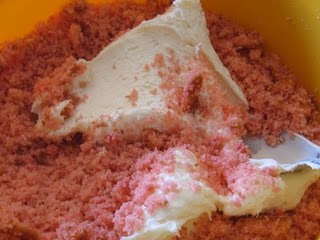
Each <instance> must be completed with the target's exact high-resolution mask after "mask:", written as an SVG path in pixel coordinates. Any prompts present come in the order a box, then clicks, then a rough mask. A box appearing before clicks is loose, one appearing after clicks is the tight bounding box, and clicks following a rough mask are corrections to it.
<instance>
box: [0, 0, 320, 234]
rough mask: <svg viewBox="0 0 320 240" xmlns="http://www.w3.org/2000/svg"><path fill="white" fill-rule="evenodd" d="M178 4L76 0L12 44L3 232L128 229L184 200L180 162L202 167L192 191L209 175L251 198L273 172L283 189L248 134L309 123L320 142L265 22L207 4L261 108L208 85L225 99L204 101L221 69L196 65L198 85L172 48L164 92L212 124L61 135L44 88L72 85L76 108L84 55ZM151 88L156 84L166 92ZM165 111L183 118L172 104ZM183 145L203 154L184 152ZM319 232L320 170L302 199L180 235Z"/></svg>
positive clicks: (200, 221) (2, 96)
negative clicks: (257, 161) (235, 17)
mask: <svg viewBox="0 0 320 240" xmlns="http://www.w3.org/2000/svg"><path fill="white" fill-rule="evenodd" d="M170 4H171V1H151V0H150V1H147V2H146V3H145V4H135V3H132V2H131V1H115V2H114V3H112V4H110V3H108V4H100V5H91V4H87V3H86V2H85V1H74V2H72V3H71V4H69V5H67V6H66V7H64V8H63V9H62V10H61V11H60V12H59V13H58V14H56V15H54V16H52V17H51V18H50V19H49V20H48V22H47V23H44V24H41V25H39V26H37V28H36V29H35V30H34V31H33V32H32V33H31V34H29V35H28V36H26V37H24V38H22V39H19V40H16V41H14V42H8V43H5V44H3V45H2V46H1V49H0V81H1V87H0V106H1V107H0V153H1V154H0V191H1V196H0V216H1V217H0V239H10V240H11V239H75V240H85V239H120V238H122V237H128V236H130V235H133V234H134V233H135V232H137V231H139V230H140V229H141V228H143V226H144V224H145V221H146V213H147V214H149V215H150V216H152V215H153V214H155V213H156V212H157V211H158V210H159V209H161V208H163V207H166V206H169V205H170V199H172V198H174V196H175V194H177V193H178V192H179V191H180V189H181V187H180V186H178V185H177V182H175V181H174V180H170V179H169V180H168V179H166V178H165V177H163V176H164V175H163V174H168V175H170V174H175V172H176V171H178V170H179V169H180V168H181V169H183V171H185V172H187V173H188V174H189V175H190V179H192V181H191V182H192V184H190V185H188V187H189V188H190V192H192V193H193V194H198V193H199V192H200V191H201V186H202V185H201V184H202V183H205V184H206V185H207V186H210V187H211V188H212V189H214V190H215V192H217V193H218V194H219V195H221V196H225V197H228V196H230V195H232V196H233V197H232V199H231V200H230V201H231V203H232V204H233V205H234V206H235V207H237V206H240V205H241V202H242V200H243V199H244V198H245V197H246V196H247V195H254V194H256V193H257V192H259V191H260V189H259V187H261V186H262V185H263V184H267V185H269V186H272V191H275V192H276V191H278V185H277V181H278V180H277V175H276V173H275V172H274V171H273V169H268V170H264V171H263V170H260V169H258V168H255V167H254V166H253V165H250V164H248V160H249V158H250V151H249V149H248V147H247V146H246V145H245V144H244V143H243V141H242V138H243V136H245V134H249V135H253V136H260V137H263V138H264V139H265V140H266V141H267V142H268V143H269V144H271V145H276V144H278V143H280V142H281V141H282V139H281V137H280V134H281V133H282V132H283V131H288V132H297V133H300V134H303V135H305V136H306V137H308V138H309V139H311V140H312V141H314V142H315V143H317V144H319V143H320V111H318V110H317V108H316V104H315V100H314V99H313V97H312V96H311V95H310V94H309V93H307V91H306V90H305V89H303V88H302V87H301V86H299V85H298V84H297V79H296V77H295V76H294V74H293V73H292V72H291V71H290V70H289V69H287V67H286V66H285V65H284V64H283V63H282V62H281V61H280V59H279V57H277V55H275V54H270V53H268V52H267V51H266V50H265V49H264V46H263V41H262V39H261V38H260V36H259V35H258V34H257V33H255V32H251V31H247V30H246V29H244V28H243V27H241V26H238V25H236V24H234V23H232V22H230V21H228V20H227V19H225V18H224V17H221V16H217V15H216V14H214V13H211V12H206V18H207V25H208V28H209V31H210V39H211V42H212V44H213V46H214V48H215V49H216V51H217V53H218V55H219V57H220V58H221V60H222V62H223V64H224V65H225V66H226V67H227V68H228V70H229V71H230V73H231V75H232V78H233V79H234V80H235V81H236V82H237V83H238V84H239V85H240V87H241V89H242V91H243V92H244V93H245V96H246V98H247V100H248V103H249V107H248V108H245V107H244V106H238V105H234V104H232V103H230V102H229V101H227V100H226V99H227V98H226V96H225V94H224V93H223V91H221V89H220V88H219V87H217V86H213V87H212V88H210V89H209V90H208V92H209V93H212V94H209V98H210V101H211V102H214V103H215V104H214V106H206V105H203V104H202V102H201V99H199V98H198V97H197V96H198V92H199V89H200V88H201V87H202V85H203V78H204V77H205V75H206V74H208V73H207V72H206V70H205V69H203V65H202V68H201V67H199V66H197V65H192V63H190V66H192V67H191V68H190V69H189V71H188V74H186V76H185V78H186V79H187V80H186V82H187V84H186V85H184V86H180V85H179V84H177V83H176V82H174V81H173V79H175V78H177V75H176V74H177V73H178V72H180V71H181V70H182V69H188V67H190V66H189V65H188V66H185V65H184V66H181V65H179V64H178V62H177V59H175V57H174V50H172V49H168V51H169V56H170V57H169V58H165V57H164V56H163V55H161V54H159V55H156V56H155V58H154V61H153V62H150V63H149V64H147V65H145V66H144V70H145V71H151V70H154V69H156V70H157V72H158V74H159V76H161V78H162V79H163V82H162V84H161V90H163V91H167V90H170V94H169V93H168V95H167V96H166V104H167V106H169V107H170V108H172V109H174V110H175V111H176V112H179V113H188V114H192V113H194V112H195V111H200V115H201V116H202V117H204V118H206V119H214V121H212V122H210V124H209V126H210V129H211V131H210V132H208V131H207V129H204V128H199V127H198V126H197V125H195V124H192V122H182V123H181V122H177V124H173V125H172V126H173V127H171V128H170V129H169V130H168V131H165V132H161V131H158V130H155V129H151V128H149V129H148V128H147V129H143V131H142V132H141V133H140V134H139V135H138V136H134V137H130V138H128V137H127V135H126V133H125V132H123V131H114V132H113V133H108V134H106V135H105V136H104V137H103V138H102V139H99V141H96V138H95V135H94V133H90V132H85V133H84V132H74V133H72V134H69V135H67V136H63V137H61V136H50V137H48V136H47V133H46V132H43V131H39V130H38V129H37V128H36V125H37V121H38V116H37V115H36V114H34V113H32V104H33V102H34V99H35V96H41V97H42V99H44V101H42V103H41V104H42V106H41V107H42V108H44V109H50V107H52V106H53V105H54V104H55V103H57V102H59V101H60V100H61V99H63V98H64V97H65V96H67V95H68V96H71V99H72V101H70V102H68V105H67V108H65V109H64V112H63V114H62V115H63V116H65V117H68V116H70V115H72V114H73V111H74V108H75V106H76V105H77V104H79V103H81V102H82V101H85V100H86V99H81V98H78V97H77V96H76V95H75V94H74V93H73V92H72V91H71V90H70V83H71V81H72V79H73V78H75V77H76V76H78V75H80V74H81V73H83V72H84V71H85V66H84V65H81V64H79V63H78V62H76V60H78V59H80V58H81V59H86V60H91V59H93V58H94V57H95V56H96V55H97V54H98V53H99V52H100V51H101V50H102V49H103V48H104V47H106V46H108V44H110V43H111V42H112V41H114V40H116V39H117V38H118V37H119V36H121V35H123V34H124V33H125V32H127V31H128V30H130V29H132V28H133V27H135V26H137V25H138V24H139V23H141V22H142V21H143V20H148V19H151V18H153V17H155V16H156V15H157V14H162V13H163V12H164V11H165V10H166V9H167V7H168V6H169V5H170ZM200 57H201V56H200ZM190 61H191V60H190ZM204 66H206V63H205V62H204ZM114 67H115V68H116V67H118V66H114ZM70 69H71V70H70ZM80 87H81V88H85V87H86V83H83V84H81V86H80ZM168 92H169V91H168ZM150 93H151V94H152V95H155V96H156V95H157V94H159V90H158V89H150ZM127 98H128V99H129V101H130V103H131V104H132V106H135V105H136V102H137V100H138V99H139V92H138V91H137V90H136V89H133V90H132V92H131V93H130V94H129V95H128V96H127ZM173 100H175V101H173ZM177 103H178V104H177ZM289 106H290V107H289ZM212 109H214V111H213V110H212ZM45 113H46V114H45V115H44V118H43V125H44V126H45V127H46V128H47V129H48V130H50V129H51V130H54V129H57V128H58V127H59V126H60V125H61V124H62V122H61V121H62V120H61V119H59V118H52V114H51V113H50V111H49V110H47V111H45ZM165 121H167V122H171V123H175V122H176V121H177V120H176V119H175V116H172V115H170V114H167V115H166V116H165ZM99 124H100V123H97V125H96V127H98V125H99ZM132 128H134V126H129V127H128V131H130V129H132ZM177 152H178V153H179V154H184V156H186V157H190V158H194V159H197V162H196V163H192V164H191V163H189V162H185V163H177V161H176V160H175V156H176V154H177ZM191 155H192V156H191ZM177 169H178V170H177ZM179 171H180V170H179ZM161 174H162V175H161ZM160 175H161V176H162V177H163V179H160V180H159V176H160ZM256 176H259V179H257V178H256ZM163 181H165V183H166V184H162V182H163ZM159 193H161V194H159ZM319 232H320V181H319V180H318V181H317V182H316V183H314V184H313V185H312V186H311V187H309V189H308V190H307V192H306V193H305V195H304V197H303V199H302V200H301V202H300V204H299V205H298V206H297V207H296V208H295V209H293V210H291V211H283V210H282V209H273V210H269V211H267V212H263V213H260V214H257V215H254V216H252V215H249V216H228V215H225V214H223V213H222V212H220V211H218V212H212V213H210V216H209V217H208V214H207V213H203V214H202V215H201V216H200V217H199V218H197V219H196V220H195V221H193V222H192V231H190V228H187V227H186V226H184V227H182V230H181V231H180V237H173V239H180V238H181V239H315V238H316V236H317V234H318V233H319Z"/></svg>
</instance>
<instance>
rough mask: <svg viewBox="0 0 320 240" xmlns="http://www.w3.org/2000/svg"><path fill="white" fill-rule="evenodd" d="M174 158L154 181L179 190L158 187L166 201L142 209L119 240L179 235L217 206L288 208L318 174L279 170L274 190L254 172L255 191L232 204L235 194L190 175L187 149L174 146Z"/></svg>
mask: <svg viewBox="0 0 320 240" xmlns="http://www.w3.org/2000/svg"><path fill="white" fill-rule="evenodd" d="M174 161H175V170H174V172H173V173H162V174H159V175H158V180H157V181H158V183H159V184H160V185H168V184H170V183H171V184H172V182H174V183H175V184H177V186H178V187H179V191H178V192H177V193H175V194H174V195H173V196H172V195H169V196H168V195H166V193H163V192H162V191H161V190H158V191H157V192H156V195H159V196H166V197H167V200H168V204H167V205H166V206H165V207H164V208H161V209H159V210H156V211H155V212H154V213H153V214H152V215H150V214H148V212H147V211H144V215H145V219H146V220H145V223H144V226H143V227H142V229H140V230H139V231H138V232H136V233H134V234H133V235H131V236H128V237H123V238H122V240H133V239H154V240H160V239H170V238H171V237H172V236H175V235H176V236H179V230H180V229H181V227H182V226H184V225H185V224H186V223H190V222H192V221H194V220H196V219H197V218H198V217H199V216H200V215H202V214H203V213H207V214H208V217H210V213H211V212H213V211H217V210H220V211H223V212H224V213H225V214H227V215H231V216H240V215H247V214H258V213H260V212H261V211H265V210H269V209H274V208H281V209H284V210H288V209H292V208H294V207H295V206H296V205H297V204H298V203H299V202H300V200H301V198H302V196H303V194H304V192H305V190H306V189H307V188H308V187H309V186H310V184H311V183H313V182H314V181H315V180H316V179H317V178H318V177H319V172H317V171H312V170H310V169H305V170H302V171H300V172H294V173H286V174H283V175H281V177H278V178H276V181H277V182H276V187H277V188H278V191H276V192H275V191H274V187H272V186H270V185H269V186H268V185H265V184H263V182H261V183H259V180H258V177H259V176H258V175H257V183H256V185H255V186H253V187H258V188H259V191H258V192H257V193H256V194H254V195H251V196H247V197H246V199H245V200H244V201H242V202H241V206H235V205H234V204H233V203H232V202H233V201H232V200H233V198H234V197H235V196H236V194H234V195H232V194H231V195H227V196H222V195H219V194H218V193H217V192H215V191H214V190H213V189H212V188H211V187H210V186H209V185H208V184H206V183H205V182H203V181H201V180H196V179H195V178H194V176H193V175H192V172H190V170H189V168H187V167H186V164H190V165H191V166H193V167H195V169H196V168H197V165H198V160H197V159H196V157H195V156H194V155H193V154H192V153H191V152H190V151H188V150H186V149H177V150H175V152H174Z"/></svg>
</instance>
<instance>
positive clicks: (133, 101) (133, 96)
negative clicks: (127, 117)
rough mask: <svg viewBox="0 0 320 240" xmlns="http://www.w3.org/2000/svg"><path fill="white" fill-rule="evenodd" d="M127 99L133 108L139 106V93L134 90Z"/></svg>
mask: <svg viewBox="0 0 320 240" xmlns="http://www.w3.org/2000/svg"><path fill="white" fill-rule="evenodd" d="M126 98H128V99H129V101H130V102H131V106H132V107H135V106H137V101H138V99H139V92H138V91H137V89H135V88H134V89H133V90H132V92H131V93H130V94H129V95H128V96H126Z"/></svg>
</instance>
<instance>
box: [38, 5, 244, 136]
mask: <svg viewBox="0 0 320 240" xmlns="http://www.w3.org/2000/svg"><path fill="white" fill-rule="evenodd" d="M171 49H172V50H174V57H175V58H176V60H177V61H179V65H181V66H184V65H188V64H189V63H188V61H189V60H190V59H193V60H194V61H193V62H200V59H199V55H200V54H203V55H204V56H205V58H206V59H207V60H208V62H209V64H210V65H211V66H210V67H211V69H210V71H211V76H210V77H209V78H207V79H206V80H205V81H204V82H203V85H204V86H203V87H202V92H201V96H202V97H203V98H205V97H206V85H209V84H218V85H220V86H221V88H222V89H224V90H225V91H226V93H227V96H228V98H229V100H230V101H232V102H234V103H235V104H246V99H245V97H244V94H243V93H242V91H241V89H240V88H239V87H238V85H237V84H236V83H235V82H234V81H233V80H232V79H231V77H230V74H229V72H228V70H227V69H226V68H225V67H224V66H223V64H222V63H221V61H220V59H219V57H218V55H217V54H216V52H215V51H214V49H213V47H212V45H211V43H210V39H209V35H208V29H207V27H206V20H205V17H204V13H203V11H202V8H201V4H200V2H199V1H186V0H184V1H175V2H174V4H173V6H172V7H171V9H169V10H168V11H167V12H166V13H165V14H163V15H161V16H158V17H156V18H154V19H152V20H150V21H146V22H143V23H141V24H140V25H139V26H137V27H136V28H134V29H132V30H131V31H129V32H127V33H126V34H124V35H123V36H121V37H119V38H118V39H117V40H116V41H114V42H112V43H111V44H110V45H109V46H107V47H106V48H105V49H104V50H103V51H101V53H100V54H99V55H98V56H97V57H96V58H94V59H93V60H92V61H85V60H81V62H83V63H85V64H86V67H87V70H86V71H85V73H84V74H83V75H81V76H79V77H77V78H76V79H75V80H74V81H73V92H75V93H76V94H77V95H78V96H79V97H84V96H85V98H86V100H85V101H84V102H83V103H81V104H79V105H78V106H76V110H75V112H74V114H73V115H72V116H71V117H70V118H67V119H65V121H64V124H63V125H62V126H61V127H60V128H59V129H57V130H55V131H53V132H51V133H52V134H53V135H66V134H68V133H70V132H73V131H85V129H86V128H90V127H91V126H92V123H95V122H98V121H100V120H101V119H103V121H104V122H112V123H113V124H112V125H113V126H111V124H109V126H108V127H104V128H103V129H101V130H103V131H106V130H107V131H110V130H111V131H112V130H113V129H114V128H119V129H123V128H125V126H127V125H128V124H134V125H135V129H136V130H137V131H139V130H140V129H141V128H142V127H143V126H141V122H142V121H141V120H143V119H146V118H152V121H150V122H149V124H148V127H149V128H150V127H151V128H155V129H160V130H161V129H163V128H166V127H167V126H166V125H167V123H165V122H164V121H163V118H162V117H163V115H164V114H165V113H167V112H169V111H170V110H169V109H168V108H167V107H166V106H165V94H166V93H165V92H163V90H162V89H161V88H160V84H161V83H162V78H161V76H159V74H158V69H157V68H152V67H150V69H149V70H146V69H145V67H146V65H148V66H150V65H151V64H152V63H153V62H154V60H155V58H156V56H157V55H158V54H161V55H162V56H163V57H164V59H169V58H170V57H171V55H170V50H171ZM185 75H186V73H185V72H182V73H181V74H180V75H179V76H178V79H176V81H180V82H181V84H182V85H183V82H185V81H186V77H185ZM84 82H86V83H87V86H86V87H85V88H80V87H79V85H80V83H84ZM152 90H156V92H157V93H156V94H153V93H152ZM133 91H134V92H135V93H136V95H137V100H136V101H135V102H134V104H132V100H130V95H131V94H132V93H133ZM69 101H70V100H69V99H65V100H64V101H63V102H60V103H59V104H57V105H56V106H54V107H52V112H53V113H54V115H55V116H56V117H58V118H60V119H61V118H62V119H63V118H64V116H62V114H61V112H62V111H63V108H64V107H66V106H67V104H68V102H69ZM41 103H42V99H37V100H36V101H35V102H34V104H33V112H35V113H37V114H38V115H39V120H38V127H39V128H41V127H42V125H41V123H42V118H41V116H42V114H41V113H42V109H41ZM173 114H174V112H173ZM177 117H178V116H177Z"/></svg>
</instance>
